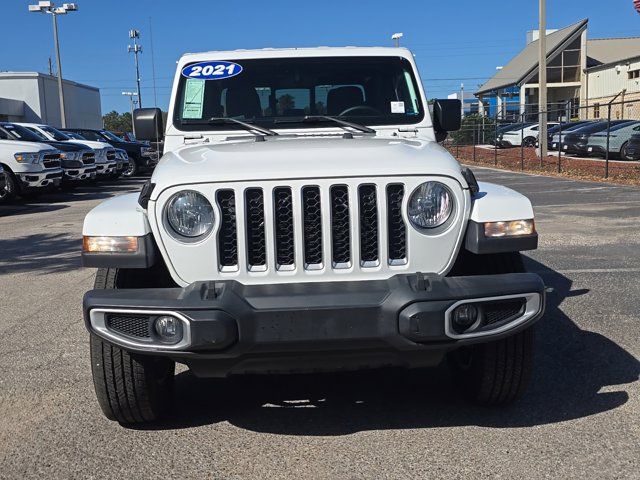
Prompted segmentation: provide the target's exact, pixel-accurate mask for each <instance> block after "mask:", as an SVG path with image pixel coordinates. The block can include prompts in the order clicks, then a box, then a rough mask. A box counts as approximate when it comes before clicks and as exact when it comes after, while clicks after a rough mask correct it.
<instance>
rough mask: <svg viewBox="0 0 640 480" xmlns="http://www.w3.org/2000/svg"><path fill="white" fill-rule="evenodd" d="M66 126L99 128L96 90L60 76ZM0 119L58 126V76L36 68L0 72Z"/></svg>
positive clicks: (59, 124)
mask: <svg viewBox="0 0 640 480" xmlns="http://www.w3.org/2000/svg"><path fill="white" fill-rule="evenodd" d="M63 89H64V106H65V114H66V120H67V126H69V127H77V128H102V110H101V106H100V90H99V89H98V88H95V87H91V86H89V85H83V84H81V83H77V82H72V81H70V80H63ZM0 121H13V122H34V123H45V124H47V125H52V126H54V127H61V126H62V125H61V123H60V100H59V97H58V78H57V77H55V76H52V75H46V74H43V73H37V72H0Z"/></svg>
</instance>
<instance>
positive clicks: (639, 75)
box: [628, 69, 640, 80]
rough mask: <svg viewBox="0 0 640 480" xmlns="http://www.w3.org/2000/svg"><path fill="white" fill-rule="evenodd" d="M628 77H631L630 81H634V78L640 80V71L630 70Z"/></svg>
mask: <svg viewBox="0 0 640 480" xmlns="http://www.w3.org/2000/svg"><path fill="white" fill-rule="evenodd" d="M628 75H629V80H632V79H634V78H640V69H637V70H629V72H628Z"/></svg>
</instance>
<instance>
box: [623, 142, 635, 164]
mask: <svg viewBox="0 0 640 480" xmlns="http://www.w3.org/2000/svg"><path fill="white" fill-rule="evenodd" d="M628 143H629V142H624V143H623V144H622V147H620V158H621V159H622V160H633V159H632V158H629V155H628V154H627V145H628Z"/></svg>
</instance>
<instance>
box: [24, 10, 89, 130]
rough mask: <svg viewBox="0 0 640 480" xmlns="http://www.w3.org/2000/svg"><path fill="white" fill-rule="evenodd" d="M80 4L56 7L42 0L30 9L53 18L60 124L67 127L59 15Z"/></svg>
mask: <svg viewBox="0 0 640 480" xmlns="http://www.w3.org/2000/svg"><path fill="white" fill-rule="evenodd" d="M76 10H78V6H77V5H76V4H75V3H65V4H63V5H62V6H61V7H56V6H55V5H54V3H53V2H49V1H40V2H38V4H37V5H29V11H30V12H34V13H48V14H50V15H51V17H52V18H53V43H54V45H55V50H56V63H57V64H58V98H59V100H60V124H61V126H62V128H67V117H66V115H65V111H64V90H63V88H62V62H61V61H60V42H59V41H58V15H66V14H67V13H69V12H75V11H76Z"/></svg>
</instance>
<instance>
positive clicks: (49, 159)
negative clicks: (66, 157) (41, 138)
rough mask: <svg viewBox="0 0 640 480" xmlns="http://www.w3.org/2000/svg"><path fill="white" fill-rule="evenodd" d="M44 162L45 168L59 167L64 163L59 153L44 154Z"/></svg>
mask: <svg viewBox="0 0 640 480" xmlns="http://www.w3.org/2000/svg"><path fill="white" fill-rule="evenodd" d="M42 164H43V165H44V168H58V167H59V166H60V165H62V162H61V161H60V154H59V153H46V154H45V155H43V156H42Z"/></svg>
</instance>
